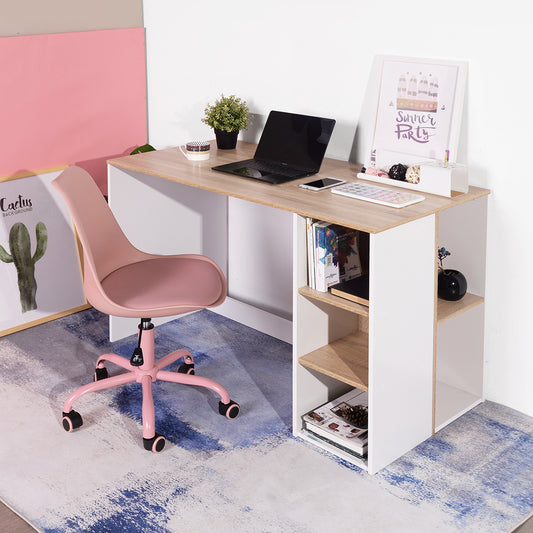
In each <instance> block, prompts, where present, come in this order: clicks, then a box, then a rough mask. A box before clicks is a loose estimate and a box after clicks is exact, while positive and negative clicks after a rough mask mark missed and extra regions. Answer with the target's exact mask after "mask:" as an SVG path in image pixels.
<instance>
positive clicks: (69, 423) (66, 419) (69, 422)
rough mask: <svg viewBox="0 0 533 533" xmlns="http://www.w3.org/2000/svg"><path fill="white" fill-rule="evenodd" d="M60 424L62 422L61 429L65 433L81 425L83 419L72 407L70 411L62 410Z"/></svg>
mask: <svg viewBox="0 0 533 533" xmlns="http://www.w3.org/2000/svg"><path fill="white" fill-rule="evenodd" d="M62 424H63V429H64V430H65V431H66V432H67V433H72V432H73V431H74V430H75V429H77V428H79V427H81V426H82V425H83V420H82V418H81V415H80V413H78V412H77V411H74V409H72V410H71V411H70V413H65V412H63V420H62Z"/></svg>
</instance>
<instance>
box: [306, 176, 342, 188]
mask: <svg viewBox="0 0 533 533" xmlns="http://www.w3.org/2000/svg"><path fill="white" fill-rule="evenodd" d="M345 181H346V180H341V179H339V178H322V179H319V180H315V181H310V182H308V183H300V187H301V188H302V189H310V190H311V191H321V190H322V189H329V188H330V187H335V185H340V184H341V183H345Z"/></svg>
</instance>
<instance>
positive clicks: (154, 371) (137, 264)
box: [52, 167, 240, 452]
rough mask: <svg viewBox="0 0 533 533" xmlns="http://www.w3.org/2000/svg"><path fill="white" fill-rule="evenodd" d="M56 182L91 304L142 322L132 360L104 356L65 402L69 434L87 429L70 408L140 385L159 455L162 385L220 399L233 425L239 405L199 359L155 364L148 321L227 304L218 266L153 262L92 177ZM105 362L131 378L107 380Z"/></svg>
mask: <svg viewBox="0 0 533 533" xmlns="http://www.w3.org/2000/svg"><path fill="white" fill-rule="evenodd" d="M52 183H53V185H54V187H55V188H56V189H57V190H58V191H59V192H60V194H61V196H62V197H63V199H64V200H65V202H66V204H67V206H68V208H69V211H70V213H71V215H72V218H73V220H74V224H75V226H76V229H77V232H78V236H79V239H80V241H81V244H82V246H83V257H84V289H85V294H86V296H87V300H88V301H89V302H90V303H91V304H92V305H93V306H94V307H95V308H96V309H99V310H100V311H102V312H104V313H107V314H109V315H113V316H120V317H129V318H132V317H133V318H139V319H140V320H141V323H140V324H139V333H138V345H137V347H136V348H135V350H134V351H133V354H132V356H131V358H130V359H129V360H128V359H126V358H125V357H121V356H119V355H116V354H112V353H108V354H104V355H102V356H100V358H99V359H98V361H97V362H96V369H95V373H94V382H93V383H90V384H88V385H85V386H83V387H80V388H79V389H77V390H76V391H74V392H73V393H72V394H71V395H70V396H69V397H68V398H67V400H66V401H65V403H64V405H63V417H62V423H63V427H64V429H65V430H66V431H68V432H71V431H73V430H74V429H76V428H79V427H80V426H81V425H82V424H83V421H82V418H81V415H80V414H79V413H78V412H76V411H75V410H74V409H72V405H73V404H74V402H75V401H76V400H77V399H79V398H80V397H81V396H83V395H85V394H87V393H89V392H95V391H98V390H103V389H108V388H111V387H117V386H120V385H125V384H126V383H132V382H134V381H136V382H139V383H140V384H141V387H142V396H143V399H142V419H143V442H144V447H145V448H146V449H147V450H151V451H154V452H160V451H161V450H162V449H163V447H164V446H165V438H164V437H163V436H162V435H159V434H158V433H156V431H155V409H154V400H153V396H152V383H153V382H154V381H156V380H158V379H159V380H163V381H171V382H173V383H179V384H184V385H195V386H199V387H205V388H208V389H211V390H212V391H214V392H215V393H216V394H218V395H219V396H220V402H219V413H220V414H221V415H223V416H225V417H227V418H229V419H233V418H235V417H237V415H238V414H239V411H240V407H239V405H238V404H237V403H235V402H233V401H232V400H231V399H230V397H229V395H228V392H227V391H226V389H225V388H224V387H222V385H220V384H218V383H216V382H215V381H213V380H211V379H208V378H204V377H199V376H196V375H195V372H194V360H193V357H192V355H191V354H190V353H189V352H188V351H186V350H177V351H175V352H172V353H170V354H168V355H166V356H164V357H162V358H161V359H159V360H158V361H155V358H154V326H153V324H152V322H151V318H154V317H165V316H174V315H179V314H183V313H188V312H191V311H196V310H199V309H204V308H208V307H215V306H217V305H220V304H221V303H222V302H223V301H224V299H225V298H226V294H227V283H226V279H225V277H224V275H223V273H222V271H221V270H220V268H219V267H218V265H216V263H214V262H213V261H212V260H211V259H209V258H207V257H205V256H202V255H196V254H188V255H154V254H148V253H145V252H142V251H140V250H138V249H137V248H135V247H134V246H133V245H132V244H131V243H130V242H129V240H128V239H127V238H126V236H125V235H124V233H123V232H122V230H121V229H120V226H119V225H118V223H117V221H116V220H115V218H114V216H113V214H112V212H111V210H110V209H109V206H108V205H107V203H106V202H105V200H104V198H103V196H102V194H101V193H100V190H99V189H98V187H97V186H96V184H95V183H94V181H93V179H92V178H91V176H90V175H89V174H88V173H87V172H85V171H84V170H83V169H81V168H79V167H69V168H68V169H66V170H65V171H64V172H63V173H62V174H61V175H60V176H59V177H58V178H56V179H55V180H54V181H53V182H52ZM145 317H151V318H145ZM179 359H183V361H184V362H183V363H182V364H181V365H180V366H179V367H178V370H177V372H170V371H168V370H164V368H166V367H167V366H169V365H170V364H172V363H174V362H175V361H177V360H179ZM106 361H109V362H111V363H113V364H115V365H117V366H119V367H121V368H122V369H124V370H126V372H125V373H121V374H119V375H116V376H111V377H110V376H109V374H108V371H107V368H106V367H105V363H106Z"/></svg>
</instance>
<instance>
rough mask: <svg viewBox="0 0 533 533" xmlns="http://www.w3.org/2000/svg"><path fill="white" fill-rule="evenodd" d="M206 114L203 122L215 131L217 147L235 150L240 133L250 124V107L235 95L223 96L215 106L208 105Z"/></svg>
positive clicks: (216, 101)
mask: <svg viewBox="0 0 533 533" xmlns="http://www.w3.org/2000/svg"><path fill="white" fill-rule="evenodd" d="M204 113H205V114H204V118H203V119H202V122H203V123H204V124H207V125H208V126H210V127H211V128H213V129H214V130H215V136H216V139H217V146H218V148H221V149H223V150H224V149H226V150H227V149H232V148H235V146H236V145H237V137H238V136H239V131H240V130H244V129H246V128H247V127H248V124H249V123H250V112H249V109H248V105H247V104H246V102H245V101H244V100H242V99H241V98H238V97H237V96H235V95H234V94H232V95H230V96H224V95H223V94H222V96H221V97H220V98H219V99H218V100H215V103H214V104H207V107H206V108H205V111H204Z"/></svg>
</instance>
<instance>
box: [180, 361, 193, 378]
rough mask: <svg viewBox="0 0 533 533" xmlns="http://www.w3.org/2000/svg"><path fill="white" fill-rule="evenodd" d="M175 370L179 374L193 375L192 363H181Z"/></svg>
mask: <svg viewBox="0 0 533 533" xmlns="http://www.w3.org/2000/svg"><path fill="white" fill-rule="evenodd" d="M177 371H178V373H179V374H191V375H192V376H194V363H192V364H189V363H183V364H181V365H180V366H179V367H178V370H177Z"/></svg>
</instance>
